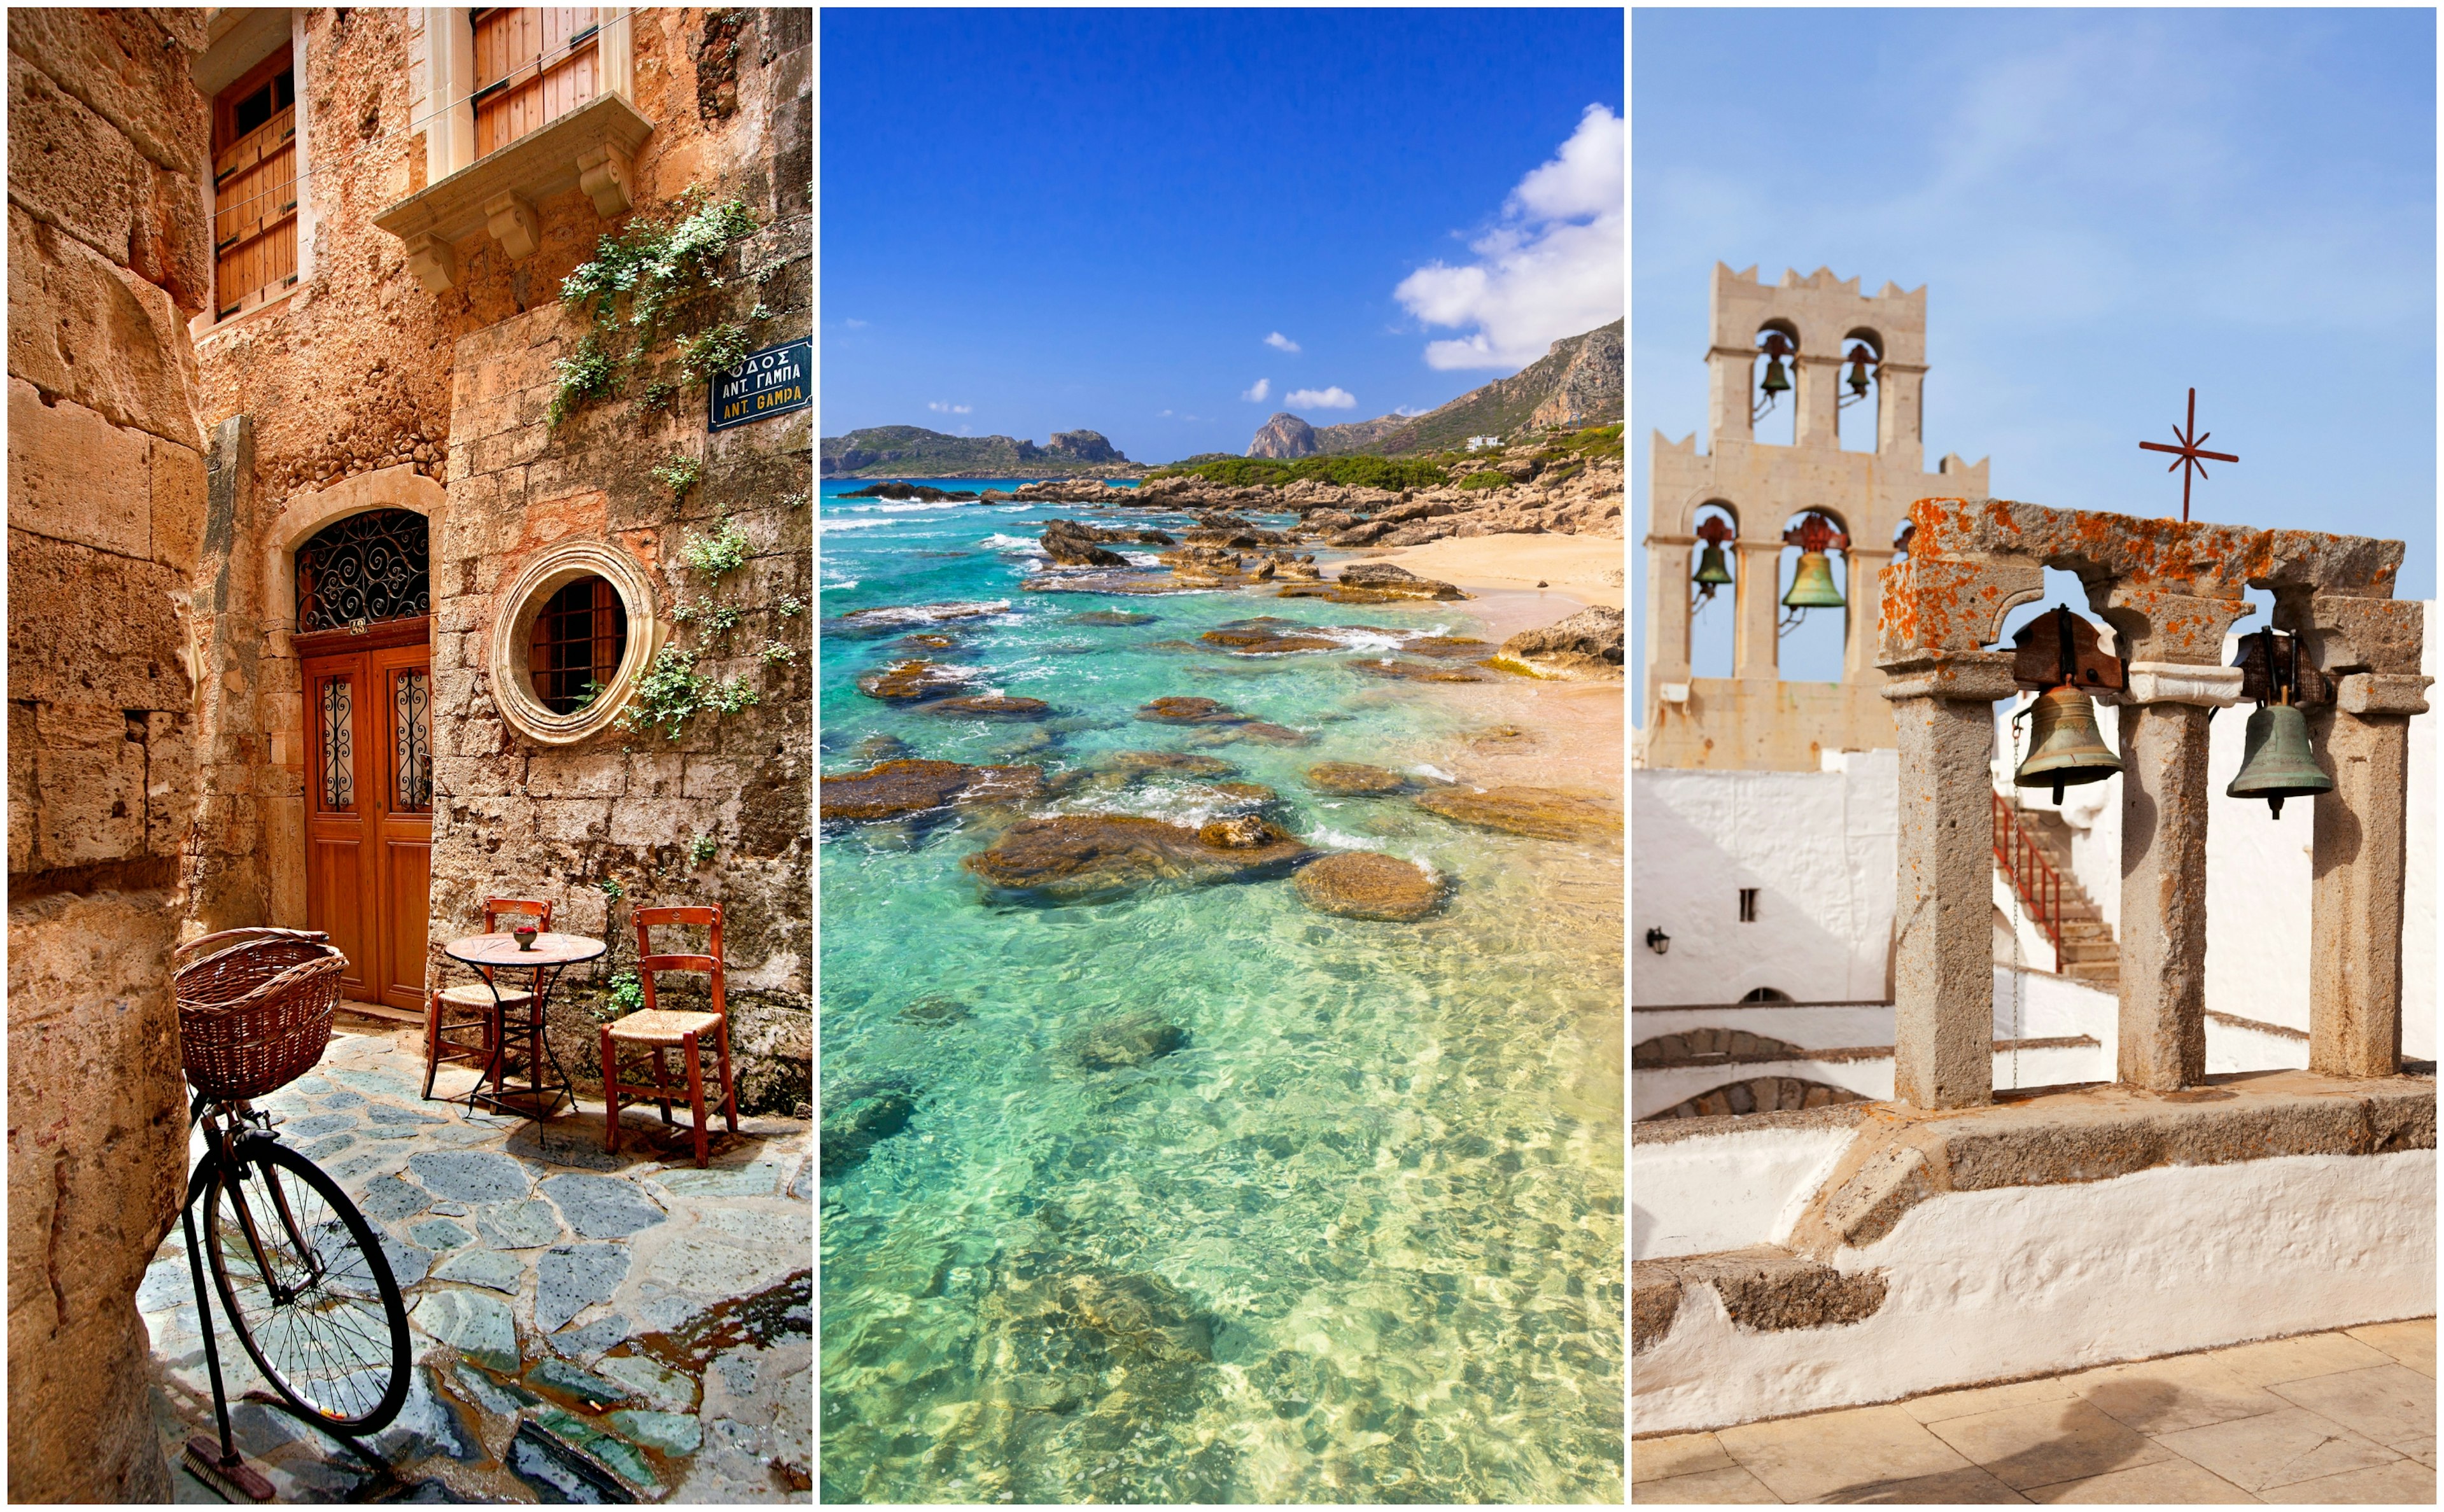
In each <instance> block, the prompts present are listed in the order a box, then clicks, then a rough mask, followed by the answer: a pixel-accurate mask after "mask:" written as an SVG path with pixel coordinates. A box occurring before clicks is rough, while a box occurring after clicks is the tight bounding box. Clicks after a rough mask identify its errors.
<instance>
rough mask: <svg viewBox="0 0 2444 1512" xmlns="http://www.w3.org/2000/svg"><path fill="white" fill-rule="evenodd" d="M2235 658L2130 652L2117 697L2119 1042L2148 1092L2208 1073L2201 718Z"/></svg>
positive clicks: (2120, 1067)
mask: <svg viewBox="0 0 2444 1512" xmlns="http://www.w3.org/2000/svg"><path fill="white" fill-rule="evenodd" d="M2239 696H2240V669H2238V668H2236V667H2201V666H2192V665H2184V664H2180V663H2176V662H2134V663H2132V664H2131V667H2130V691H2129V693H2128V695H2127V696H2126V697H2125V698H2124V699H2123V700H2122V703H2121V764H2122V771H2121V926H2120V930H2119V931H2117V933H2118V935H2119V938H2120V950H2121V987H2120V995H2121V1015H2120V1055H2119V1058H2118V1063H2117V1065H2116V1067H2115V1072H2114V1074H2115V1078H2116V1079H2118V1080H2120V1081H2122V1082H2125V1083H2127V1084H2128V1085H2130V1086H2134V1087H2145V1088H2147V1089H2148V1090H2150V1091H2154V1092H2176V1091H2178V1090H2180V1089H2181V1088H2183V1087H2192V1086H2196V1085H2198V1084H2199V1083H2200V1082H2202V1081H2204V1080H2205V1079H2206V1074H2207V1020H2206V1008H2207V1000H2206V971H2207V889H2206V876H2207V805H2208V803H2209V802H2210V801H2211V799H2212V795H2211V793H2210V792H2209V789H2208V784H2207V718H2208V715H2209V714H2210V713H2211V712H2213V710H2216V709H2220V708H2225V707H2228V706H2229V705H2230V704H2231V703H2232V702H2233V701H2234V700H2236V699H2237V698H2238V697H2239Z"/></svg>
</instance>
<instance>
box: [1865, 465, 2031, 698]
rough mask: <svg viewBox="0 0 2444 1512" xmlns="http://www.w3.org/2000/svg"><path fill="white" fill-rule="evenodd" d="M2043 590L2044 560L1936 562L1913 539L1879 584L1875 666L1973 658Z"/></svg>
mask: <svg viewBox="0 0 2444 1512" xmlns="http://www.w3.org/2000/svg"><path fill="white" fill-rule="evenodd" d="M1916 507H1917V508H1923V507H1925V506H1924V505H1923V504H1920V505H1918V506H1916ZM2045 590H2046V574H2045V567H2044V565H2043V563H2041V562H2031V561H2018V560H2011V559H1993V560H1978V561H1969V560H1962V559H1959V558H1955V557H1946V556H1939V555H1936V554H1934V553H1932V552H1929V551H1927V550H1926V549H1925V547H1924V545H1923V544H1922V542H1921V541H1920V540H1918V539H1916V538H1913V539H1912V541H1911V543H1910V554H1909V557H1908V559H1907V560H1906V561H1903V562H1898V563H1896V564H1894V565H1893V566H1890V567H1887V568H1885V569H1884V571H1883V573H1882V575H1881V577H1880V578H1879V580H1878V581H1877V592H1878V598H1879V602H1880V604H1881V612H1880V613H1879V615H1878V616H1877V636H1878V638H1877V650H1876V664H1877V665H1878V666H1879V667H1882V668H1883V669H1884V670H1885V671H1887V672H1890V671H1892V670H1893V668H1894V666H1895V665H1896V664H1897V663H1906V662H1908V661H1909V660H1911V659H1912V658H1914V657H1918V656H1924V655H1930V654H1940V655H1976V654H1978V653H1979V652H1981V651H1982V650H1983V649H1984V648H1985V647H1986V646H1988V645H1990V644H1991V643H1992V642H1994V641H1995V640H1998V639H2000V638H2001V636H2002V634H2003V617H2004V616H2005V615H2007V614H2009V613H2010V611H2011V610H2012V608H2013V607H2014V606H2016V605H2019V604H2024V603H2027V602H2028V601H2029V600H2031V599H2036V598H2039V597H2041V596H2042V595H2043V594H2044V593H2045ZM2003 660H2004V662H2005V663H2006V664H2007V665H2008V664H2009V656H2008V655H2005V656H2004V657H2003ZM1995 696H1996V697H1998V698H1999V697H2002V696H2004V694H2002V693H1997V694H1995Z"/></svg>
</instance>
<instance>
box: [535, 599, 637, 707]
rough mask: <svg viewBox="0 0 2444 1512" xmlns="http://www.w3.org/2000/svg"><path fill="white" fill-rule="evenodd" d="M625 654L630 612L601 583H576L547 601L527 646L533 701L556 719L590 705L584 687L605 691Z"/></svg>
mask: <svg viewBox="0 0 2444 1512" xmlns="http://www.w3.org/2000/svg"><path fill="white" fill-rule="evenodd" d="M627 649H628V610H627V606H626V605H625V604H622V603H621V602H620V595H619V592H618V590H616V589H614V588H613V587H612V586H611V584H610V583H608V582H606V581H603V580H602V579H601V578H580V579H578V580H577V581H575V582H572V583H570V584H569V585H568V586H566V587H565V588H563V589H561V590H560V591H559V592H558V593H555V594H553V595H552V596H551V597H550V598H549V599H546V600H545V602H544V606H543V611H542V612H541V613H540V614H538V615H536V616H535V621H534V631H533V634H532V636H531V638H530V639H529V640H528V643H527V670H528V673H530V674H531V675H532V676H533V678H534V691H535V696H536V697H537V698H539V699H541V700H542V701H543V706H544V707H545V708H546V709H548V710H551V711H552V712H554V713H557V714H567V713H574V712H576V711H577V710H580V709H583V708H584V707H585V706H586V705H587V704H588V703H591V702H592V701H593V699H594V693H593V692H591V691H588V687H587V685H588V684H592V685H594V687H595V688H597V689H599V688H602V687H604V686H607V685H608V684H609V683H610V681H611V674H612V673H616V672H618V671H619V670H620V655H622V654H623V653H625V652H626V651H627Z"/></svg>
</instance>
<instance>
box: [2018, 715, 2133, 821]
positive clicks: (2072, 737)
mask: <svg viewBox="0 0 2444 1512" xmlns="http://www.w3.org/2000/svg"><path fill="white" fill-rule="evenodd" d="M2120 770H2121V758H2120V757H2119V756H2116V755H2115V754H2113V747H2110V746H2107V745H2106V744H2105V743H2104V733H2103V731H2101V730H2100V729H2098V728H2096V705H2095V704H2094V702H2092V701H2091V700H2090V699H2089V698H2088V696H2087V694H2085V693H2083V692H2082V691H2079V690H2078V689H2076V688H2070V687H2063V688H2055V689H2050V690H2048V691H2046V692H2045V693H2043V694H2041V695H2040V696H2039V697H2038V699H2037V705H2036V712H2035V715H2034V717H2033V718H2032V719H2031V720H2030V721H2029V740H2028V759H2027V761H2024V762H2022V763H2021V764H2020V769H2019V770H2018V771H2016V772H2013V773H2012V774H2011V782H2012V784H2014V785H2016V786H2020V787H2050V788H2052V789H2053V790H2054V802H2057V803H2059V802H2062V796H2063V789H2064V788H2065V787H2076V786H2078V785H2079V784H2082V783H2101V782H2102V781H2104V780H2105V779H2106V778H2108V777H2110V776H2112V775H2113V774H2114V773H2115V772H2118V771H2120Z"/></svg>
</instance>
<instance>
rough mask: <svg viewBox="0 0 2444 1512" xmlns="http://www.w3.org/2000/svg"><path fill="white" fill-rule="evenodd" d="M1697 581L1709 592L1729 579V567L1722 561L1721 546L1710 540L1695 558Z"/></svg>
mask: <svg viewBox="0 0 2444 1512" xmlns="http://www.w3.org/2000/svg"><path fill="white" fill-rule="evenodd" d="M1697 581H1699V582H1700V583H1702V584H1704V585H1705V586H1706V588H1707V589H1708V590H1709V591H1710V592H1711V591H1712V590H1713V589H1715V588H1719V587H1721V586H1722V585H1723V584H1725V583H1727V582H1729V581H1731V567H1730V566H1729V565H1727V564H1726V563H1725V562H1724V561H1723V548H1722V547H1720V546H1718V545H1716V544H1713V542H1711V541H1710V542H1708V543H1707V544H1706V549H1705V551H1704V552H1702V553H1701V554H1699V556H1698V558H1697Z"/></svg>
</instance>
